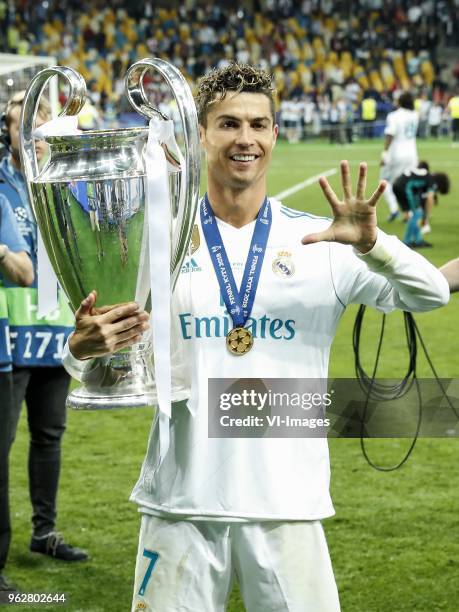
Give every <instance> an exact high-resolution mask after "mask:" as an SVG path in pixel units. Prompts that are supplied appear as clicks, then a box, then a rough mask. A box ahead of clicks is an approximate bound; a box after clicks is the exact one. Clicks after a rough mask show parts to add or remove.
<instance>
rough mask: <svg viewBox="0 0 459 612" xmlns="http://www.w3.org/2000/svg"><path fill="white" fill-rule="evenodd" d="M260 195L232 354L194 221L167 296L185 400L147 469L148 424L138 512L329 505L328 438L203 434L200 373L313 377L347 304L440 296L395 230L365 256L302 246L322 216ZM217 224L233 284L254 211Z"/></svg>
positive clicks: (257, 517) (323, 364) (273, 514)
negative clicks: (255, 242)
mask: <svg viewBox="0 0 459 612" xmlns="http://www.w3.org/2000/svg"><path fill="white" fill-rule="evenodd" d="M271 204H272V214H273V221H272V227H271V232H270V235H269V240H268V244H267V248H266V254H265V258H264V263H263V268H262V271H261V275H260V281H259V285H258V291H257V294H256V298H255V303H254V306H253V310H252V313H251V317H250V319H249V321H248V322H247V325H246V326H247V327H249V328H250V329H251V330H252V332H253V334H254V345H253V348H252V349H251V350H250V351H249V352H248V353H247V354H245V355H243V356H233V355H232V354H230V353H229V352H228V350H227V348H226V345H225V337H226V333H227V332H228V331H229V330H230V329H231V328H232V322H231V319H230V317H229V315H228V313H227V310H226V307H225V305H224V302H223V300H222V298H221V295H220V288H219V285H218V282H217V278H216V275H215V272H214V269H213V266H212V262H211V260H210V257H209V252H208V248H207V245H206V242H205V238H204V236H203V233H202V229H201V226H200V221H199V219H198V220H197V225H198V229H197V233H196V232H195V237H194V241H193V243H194V248H195V250H194V252H193V253H192V254H191V256H190V257H189V258H188V260H187V261H185V263H184V265H183V268H182V273H181V275H180V278H179V281H178V284H177V288H176V292H175V294H174V300H173V330H172V333H173V346H174V355H173V361H174V389H175V394H174V397H175V399H176V400H180V399H184V398H185V397H188V396H189V400H188V403H187V402H186V400H185V401H181V402H179V401H177V402H176V403H175V404H174V405H173V408H172V418H171V421H170V439H171V442H170V448H169V451H168V453H167V455H166V456H165V458H164V460H163V462H162V464H161V466H160V467H159V469H158V470H157V471H156V473H155V472H154V469H153V468H154V466H155V465H156V462H157V457H158V448H159V434H158V427H157V422H155V423H154V424H153V427H152V431H151V434H150V440H149V445H148V451H147V455H146V457H145V460H144V464H143V467H142V471H141V475H140V478H139V480H138V482H137V484H136V486H135V487H134V490H133V493H132V496H131V499H132V500H133V501H135V502H136V503H137V504H139V506H140V507H141V510H142V511H143V512H147V513H151V514H155V515H158V516H165V517H167V516H169V517H171V516H175V517H182V518H193V519H194V520H196V519H203V520H233V521H234V520H236V521H238V520H239V521H247V520H251V521H262V520H313V519H322V518H324V517H327V516H330V515H332V514H333V512H334V510H333V506H332V502H331V499H330V494H329V482H330V466H329V456H328V445H327V440H326V439H305V438H289V439H285V438H282V439H276V438H259V439H258V438H209V437H208V399H207V395H208V379H209V378H237V379H240V378H281V377H283V378H322V379H324V378H326V377H327V373H328V360H329V353H330V346H331V343H332V341H333V337H334V335H335V331H336V328H337V325H338V322H339V320H340V318H341V315H342V314H343V311H344V309H345V307H346V305H347V304H350V303H365V304H368V305H371V306H374V307H376V308H378V309H379V310H381V311H383V312H388V311H390V310H392V309H394V308H396V307H398V308H403V309H404V310H413V311H423V310H430V309H432V308H435V307H437V306H440V305H442V304H445V303H446V302H447V301H448V298H449V290H448V285H447V282H446V280H445V278H444V277H443V275H442V274H441V273H440V272H439V271H438V270H437V269H436V268H435V267H434V266H432V265H431V264H430V263H429V262H428V261H427V260H426V259H424V258H423V257H422V256H421V255H419V254H418V253H416V252H415V251H412V250H411V249H409V248H408V247H406V246H405V245H403V244H402V243H401V242H400V241H399V240H398V239H397V238H396V237H394V236H387V235H385V234H384V233H382V232H379V233H378V239H377V242H376V245H375V246H374V247H373V249H372V250H371V252H370V253H368V254H366V255H364V256H360V255H357V254H356V251H354V249H353V248H352V247H349V246H344V245H340V244H336V243H325V242H321V243H316V244H312V245H308V246H303V245H302V244H301V238H302V237H303V236H304V235H306V234H308V233H310V232H316V231H320V230H322V229H324V228H325V227H327V226H328V225H329V223H330V221H329V220H328V219H324V218H319V217H314V216H311V215H309V214H305V213H301V212H299V211H295V210H292V209H289V208H286V207H285V206H282V205H281V204H280V203H279V202H276V201H274V200H272V199H271ZM198 217H199V214H198ZM218 226H219V229H220V232H221V236H222V239H223V242H224V245H225V247H226V250H227V254H228V259H229V261H230V263H231V266H232V269H233V273H234V276H235V280H236V283H237V284H238V286H239V284H240V282H241V279H242V273H243V269H244V265H245V261H246V258H247V253H248V249H249V246H250V242H251V239H252V233H253V229H254V222H253V223H250V224H248V225H246V226H244V227H242V228H239V229H237V228H235V227H233V226H231V225H228V224H226V223H224V222H222V221H220V220H219V221H218ZM198 235H199V239H198V238H197V236H198ZM198 243H199V244H198ZM196 247H197V248H196ZM371 270H373V271H371ZM83 363H84V362H83ZM64 364H65V365H66V367H67V368H68V369H69V371H70V372H71V373H72V374H73V375H76V376H78V367H79V366H81V364H82V362H76V360H74V359H73V358H71V356H70V355H69V354H68V351H67V354H66V357H65V359H64ZM187 381H188V383H187ZM187 386H188V387H189V389H187ZM211 409H214V408H211Z"/></svg>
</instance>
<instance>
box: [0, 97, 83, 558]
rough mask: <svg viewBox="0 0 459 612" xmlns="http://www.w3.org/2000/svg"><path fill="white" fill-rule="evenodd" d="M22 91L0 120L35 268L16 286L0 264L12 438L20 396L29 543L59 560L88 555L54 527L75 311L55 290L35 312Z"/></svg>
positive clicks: (8, 187)
mask: <svg viewBox="0 0 459 612" xmlns="http://www.w3.org/2000/svg"><path fill="white" fill-rule="evenodd" d="M24 95H25V93H18V94H16V95H15V96H13V97H12V98H11V99H10V100H9V102H8V103H7V105H6V108H5V112H4V114H3V116H2V120H1V140H2V143H3V145H4V146H5V147H6V149H7V155H6V156H5V157H4V158H3V159H2V160H1V162H0V199H2V201H3V202H4V206H5V207H7V208H8V207H9V209H10V211H11V213H12V214H13V215H14V216H15V218H16V222H17V226H18V229H19V232H20V234H21V236H22V239H23V241H24V242H25V243H26V244H27V247H28V252H29V253H30V255H31V258H32V262H33V265H34V271H35V281H34V283H33V285H32V286H31V287H27V288H21V287H18V286H17V284H16V282H17V279H11V278H9V277H8V275H4V274H3V271H2V274H1V275H0V281H3V285H4V292H5V296H6V302H7V308H8V327H9V334H10V335H9V337H10V341H11V359H12V364H13V372H12V376H13V396H14V401H13V407H12V411H11V418H10V419H9V439H10V444H12V443H13V441H14V437H15V433H16V428H17V424H18V421H19V416H20V413H21V407H22V403H23V401H24V400H25V402H26V405H27V417H28V426H29V431H30V448H29V490H30V499H31V502H32V507H33V516H32V523H33V534H32V539H31V542H30V550H31V551H32V552H37V553H42V554H45V555H49V556H51V557H54V558H56V559H61V560H64V561H79V560H83V559H86V558H87V554H86V553H85V552H84V551H82V550H80V549H78V548H74V547H73V546H70V545H69V544H67V543H65V542H64V540H63V538H62V536H61V535H60V534H58V533H57V532H56V527H55V521H56V500H57V489H58V483H59V474H60V465H61V438H62V435H63V433H64V431H65V423H66V405H65V401H66V397H67V393H68V388H69V384H70V377H69V375H68V374H67V373H66V372H65V370H64V368H63V367H62V363H61V353H62V348H63V346H64V343H65V340H66V338H67V336H68V335H69V333H70V332H71V330H72V326H73V315H72V313H71V312H70V310H69V308H68V306H67V304H66V302H65V298H63V295H62V292H60V297H59V308H58V309H56V310H55V311H53V312H52V313H50V314H49V315H47V316H46V317H43V318H40V319H38V316H37V302H38V292H37V279H36V277H37V254H36V251H37V224H36V222H35V218H34V216H33V213H32V211H31V209H30V205H29V201H28V197H27V189H26V184H25V181H24V177H23V175H22V171H21V160H20V155H19V125H20V116H21V107H22V102H23V100H24ZM49 118H50V108H49V104H48V103H47V102H46V101H45V100H44V99H43V98H42V99H41V101H40V105H39V108H38V112H37V120H36V125H37V127H39V126H40V125H41V124H43V123H45V122H46V121H47V120H48V119H49ZM45 152H46V144H45V143H44V142H37V143H36V153H37V159H38V161H40V160H41V159H42V158H43V157H44V155H45ZM0 255H1V253H0ZM2 425H3V424H2ZM0 518H1V517H0ZM4 529H5V526H4V525H0V532H1V531H3V530H4Z"/></svg>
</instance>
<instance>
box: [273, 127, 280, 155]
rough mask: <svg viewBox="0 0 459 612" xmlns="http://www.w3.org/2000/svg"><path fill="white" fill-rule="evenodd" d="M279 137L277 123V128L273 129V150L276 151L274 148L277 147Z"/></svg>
mask: <svg viewBox="0 0 459 612" xmlns="http://www.w3.org/2000/svg"><path fill="white" fill-rule="evenodd" d="M278 135H279V126H278V125H277V123H276V124H275V126H274V127H273V144H272V145H271V150H272V149H274V147H275V146H276V142H277V137H278Z"/></svg>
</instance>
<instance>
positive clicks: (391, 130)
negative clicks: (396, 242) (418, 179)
mask: <svg viewBox="0 0 459 612" xmlns="http://www.w3.org/2000/svg"><path fill="white" fill-rule="evenodd" d="M398 105H399V108H398V109H397V110H395V111H393V112H392V113H389V114H388V115H387V118H386V127H385V129H384V134H385V141H384V150H383V152H382V154H381V178H382V179H384V180H385V181H387V184H386V190H385V192H384V196H385V198H386V202H387V204H388V206H389V212H390V215H389V219H388V220H389V221H393V220H394V219H395V218H396V217H398V215H399V210H398V204H397V198H396V197H395V195H394V192H393V190H392V185H393V183H394V181H395V179H396V178H397V177H399V176H401V175H402V174H403V173H404V172H405V171H407V170H412V169H413V168H416V166H417V165H418V152H417V149H416V132H417V129H418V121H419V119H418V114H417V112H416V111H415V110H414V101H413V97H412V95H411V94H410V93H407V92H405V93H403V94H402V95H401V96H400V98H399V100H398Z"/></svg>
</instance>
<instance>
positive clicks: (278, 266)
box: [272, 251, 295, 278]
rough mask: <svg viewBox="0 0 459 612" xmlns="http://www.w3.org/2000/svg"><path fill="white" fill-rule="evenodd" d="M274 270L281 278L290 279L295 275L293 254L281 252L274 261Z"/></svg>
mask: <svg viewBox="0 0 459 612" xmlns="http://www.w3.org/2000/svg"><path fill="white" fill-rule="evenodd" d="M272 270H273V272H274V274H276V275H277V276H280V277H281V278H290V277H291V276H293V275H294V274H295V264H294V263H293V261H292V254H291V253H290V252H289V251H279V252H278V253H277V257H276V259H275V260H274V261H273V264H272Z"/></svg>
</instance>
